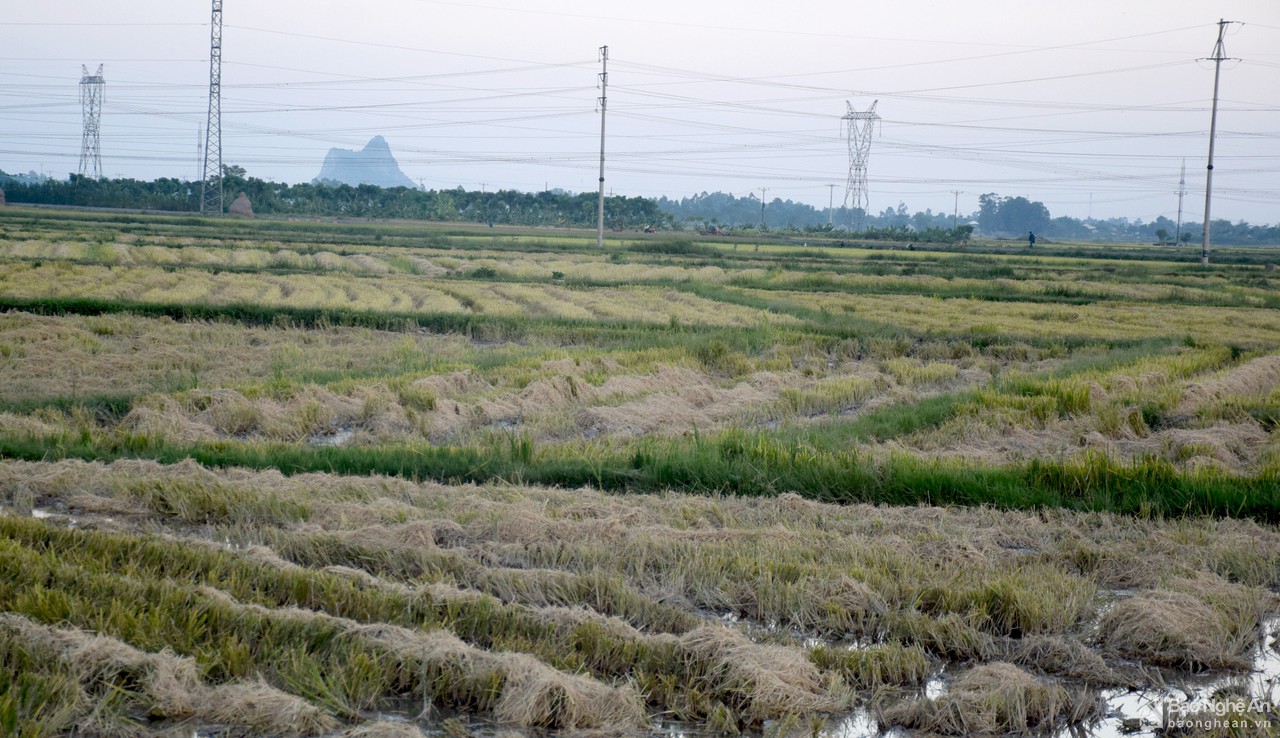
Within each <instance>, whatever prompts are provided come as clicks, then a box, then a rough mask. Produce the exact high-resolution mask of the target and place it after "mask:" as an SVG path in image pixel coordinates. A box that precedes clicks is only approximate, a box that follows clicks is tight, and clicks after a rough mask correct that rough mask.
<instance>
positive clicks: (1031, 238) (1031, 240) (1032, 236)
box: [1027, 231, 1036, 249]
mask: <svg viewBox="0 0 1280 738" xmlns="http://www.w3.org/2000/svg"><path fill="white" fill-rule="evenodd" d="M1035 247H1036V233H1035V231H1028V232H1027V248H1029V249H1034V248H1035Z"/></svg>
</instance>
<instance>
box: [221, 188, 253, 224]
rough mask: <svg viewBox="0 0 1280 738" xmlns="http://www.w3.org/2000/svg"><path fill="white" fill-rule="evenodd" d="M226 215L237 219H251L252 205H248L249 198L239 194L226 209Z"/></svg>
mask: <svg viewBox="0 0 1280 738" xmlns="http://www.w3.org/2000/svg"><path fill="white" fill-rule="evenodd" d="M227 215H234V216H236V217H239V218H252V217H253V205H250V204H249V196H248V195H246V194H244V193H243V192H241V193H240V196H239V197H237V198H236V199H235V201H234V202H232V203H231V205H230V206H229V207H228V208H227Z"/></svg>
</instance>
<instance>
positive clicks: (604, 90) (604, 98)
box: [596, 46, 609, 249]
mask: <svg viewBox="0 0 1280 738" xmlns="http://www.w3.org/2000/svg"><path fill="white" fill-rule="evenodd" d="M608 105H609V47H608V46H601V47H600V197H599V199H597V201H596V248H598V249H603V248H604V114H605V110H606V108H607V107H608Z"/></svg>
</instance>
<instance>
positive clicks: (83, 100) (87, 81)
mask: <svg viewBox="0 0 1280 738" xmlns="http://www.w3.org/2000/svg"><path fill="white" fill-rule="evenodd" d="M80 69H81V70H83V71H84V75H83V76H81V77H80V108H81V110H82V111H83V112H84V135H83V136H82V137H81V139H80V176H82V177H83V176H91V177H93V178H94V179H102V151H101V150H100V149H99V148H98V127H99V125H100V124H101V123H102V101H103V98H104V97H105V90H106V87H107V83H106V80H104V79H103V78H102V65H101V64H99V65H98V71H97V72H96V73H94V74H89V68H88V67H86V66H84V65H83V64H81V65H80Z"/></svg>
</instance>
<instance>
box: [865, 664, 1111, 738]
mask: <svg viewBox="0 0 1280 738" xmlns="http://www.w3.org/2000/svg"><path fill="white" fill-rule="evenodd" d="M1100 708H1101V702H1100V700H1099V699H1098V698H1097V696H1096V695H1091V694H1089V693H1087V692H1084V691H1077V692H1074V693H1073V692H1071V691H1068V690H1067V689H1066V688H1064V687H1062V686H1060V685H1058V684H1054V683H1048V682H1042V681H1040V680H1038V679H1036V678H1035V677H1034V676H1032V675H1031V674H1028V673H1027V672H1025V671H1023V670H1021V669H1019V668H1018V667H1016V666H1014V665H1012V664H1008V663H999V662H998V663H993V664H984V665H982V666H978V667H975V668H973V669H971V670H970V671H968V672H966V673H965V674H964V675H962V676H961V677H959V678H958V679H956V680H955V682H954V683H953V684H952V685H951V689H950V691H949V692H948V693H947V694H945V695H943V696H941V697H938V698H936V699H923V698H921V699H916V700H908V701H904V702H900V703H898V704H897V705H894V706H892V707H890V708H888V709H887V710H885V711H884V712H883V714H882V717H881V722H882V723H884V724H888V725H895V726H901V727H904V728H910V729H914V730H922V731H926V732H929V733H938V734H942V735H978V734H1010V733H1013V734H1018V735H1030V734H1032V733H1037V732H1044V731H1047V730H1050V729H1053V728H1055V727H1060V726H1063V725H1074V724H1077V723H1080V722H1083V721H1086V720H1088V719H1090V718H1092V717H1094V716H1096V715H1097V714H1098V713H1099V712H1100Z"/></svg>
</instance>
